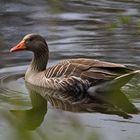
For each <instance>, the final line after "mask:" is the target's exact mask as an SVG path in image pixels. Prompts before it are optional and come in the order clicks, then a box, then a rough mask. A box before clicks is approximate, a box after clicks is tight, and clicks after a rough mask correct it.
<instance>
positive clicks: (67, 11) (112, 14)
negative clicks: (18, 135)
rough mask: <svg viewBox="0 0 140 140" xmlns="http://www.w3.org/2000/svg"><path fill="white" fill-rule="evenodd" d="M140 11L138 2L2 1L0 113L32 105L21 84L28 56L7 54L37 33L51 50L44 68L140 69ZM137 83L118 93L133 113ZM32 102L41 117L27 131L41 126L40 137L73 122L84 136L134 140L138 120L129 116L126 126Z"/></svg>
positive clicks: (139, 97)
mask: <svg viewBox="0 0 140 140" xmlns="http://www.w3.org/2000/svg"><path fill="white" fill-rule="evenodd" d="M139 7H140V2H139V0H127V1H124V0H118V1H115V0H94V1H93V0H86V1H85V0H69V1H66V0H63V1H55V0H52V1H50V0H40V1H37V0H35V1H32V0H29V1H25V0H20V1H9V0H1V2H0V83H1V85H0V105H1V107H0V108H2V109H4V110H12V111H11V112H13V114H15V116H18V115H16V114H20V113H19V112H20V111H19V110H20V109H21V110H23V109H25V110H27V109H29V108H31V106H33V105H34V104H32V103H31V101H30V100H31V99H32V98H31V95H30V96H29V93H28V90H27V87H26V86H25V82H24V73H25V71H26V69H27V66H28V64H29V62H30V59H31V57H32V54H31V53H29V52H20V53H10V52H9V49H10V48H11V47H13V46H14V45H16V44H17V43H18V41H20V40H21V39H22V37H23V36H24V35H25V34H28V33H32V32H36V33H39V34H41V35H43V36H44V37H45V38H46V40H47V42H48V45H49V50H50V60H49V65H54V64H56V63H57V62H58V61H60V60H62V59H67V58H79V57H86V58H87V57H88V58H97V59H100V60H106V61H111V62H116V63H122V64H126V65H129V66H131V67H134V68H136V69H139V68H140V57H139V54H140V48H139V44H140V41H139V38H140V8H139ZM139 78H140V76H137V77H135V78H134V79H133V80H132V81H131V82H130V83H129V84H127V85H126V86H125V87H123V91H124V92H125V94H126V95H127V96H128V97H129V98H130V100H131V101H132V102H133V103H134V104H135V105H136V107H140V84H139V81H140V80H139ZM33 95H34V94H33ZM35 95H36V94H35ZM53 95H55V96H54V97H55V98H57V99H58V98H60V99H61V96H60V97H57V96H56V95H57V94H54V93H53ZM37 98H39V100H40V101H39V102H42V104H39V107H40V108H41V109H42V111H41V113H40V114H41V115H40V116H37V117H38V120H39V121H38V122H37V124H36V123H35V122H34V121H33V122H32V121H31V120H29V121H28V122H30V123H31V124H30V123H29V126H32V125H33V124H34V126H33V128H36V127H38V126H39V125H41V126H40V129H41V131H43V132H44V133H46V132H45V130H46V131H51V130H53V132H55V133H56V135H59V134H60V133H61V134H62V135H63V134H64V133H63V132H65V131H64V130H69V125H68V124H69V123H70V122H71V121H70V120H73V118H74V120H75V119H76V120H78V121H77V122H79V123H80V124H82V126H83V127H84V132H85V131H86V132H87V131H88V132H89V131H91V132H97V133H99V135H100V137H101V139H102V138H103V139H107V140H112V139H123V140H125V139H126V140H127V139H136V140H137V139H139V129H140V117H139V115H133V118H132V119H131V120H126V119H123V118H122V117H119V116H117V115H106V114H101V113H72V112H67V111H60V109H58V110H57V109H54V108H60V104H61V109H62V108H63V107H66V108H65V109H64V108H63V110H68V109H69V110H70V108H67V106H66V105H63V102H64V101H63V102H61V101H60V103H58V102H59V101H58V102H57V101H56V103H55V101H53V100H52V99H51V98H49V99H50V101H49V102H50V103H49V102H48V101H47V100H48V99H46V101H44V99H43V98H41V97H40V96H39V97H38V96H37ZM70 99H71V98H70ZM51 100H52V102H51ZM35 101H36V100H35ZM72 101H73V100H72ZM37 102H38V101H37ZM46 102H48V103H46ZM51 103H52V105H51ZM35 104H37V103H35ZM46 104H48V106H47V105H46ZM43 106H46V107H45V108H43ZM68 107H69V104H68ZM73 108H75V106H74V107H73ZM31 110H32V109H31ZM38 111H40V110H35V114H39V113H38ZM21 112H22V111H21ZM25 112H26V111H25ZM22 113H23V112H22ZM22 113H21V114H22ZM25 114H26V113H25ZM27 114H28V113H27ZM27 116H28V115H27ZM33 116H34V114H33ZM62 116H63V117H62ZM44 117H45V118H44ZM67 117H68V118H69V119H67ZM19 118H20V117H19ZM43 119H44V120H43ZM33 120H34V119H33ZM50 122H51V123H50ZM49 123H50V124H51V125H52V124H54V126H52V128H51V130H50V128H49V127H48V125H49ZM25 124H26V123H25ZM27 124H28V123H27ZM35 124H36V125H35ZM58 126H59V128H58ZM25 127H28V126H25ZM5 128H7V124H6V122H5V123H4V122H3V123H0V138H1V139H5V135H7V134H6V133H5V134H4V133H3V131H4V129H5ZM33 128H32V129H33ZM108 130H109V131H110V132H108ZM51 132H52V131H51Z"/></svg>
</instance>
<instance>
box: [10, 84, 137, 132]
mask: <svg viewBox="0 0 140 140" xmlns="http://www.w3.org/2000/svg"><path fill="white" fill-rule="evenodd" d="M26 87H27V89H28V91H29V94H30V98H31V103H32V108H31V109H29V110H11V112H12V113H13V114H14V115H15V116H16V118H18V120H19V121H20V120H21V121H22V122H20V123H21V125H22V127H24V128H25V129H28V130H34V129H36V128H37V127H39V126H40V125H41V123H42V122H43V120H44V116H45V114H46V113H47V109H48V108H47V107H48V106H47V103H48V102H49V103H50V104H51V105H52V106H53V107H54V108H56V109H60V110H64V111H71V112H81V113H82V112H83V113H84V112H88V113H93V112H99V113H104V114H115V115H119V116H122V117H123V118H125V119H128V118H131V117H132V116H131V115H129V114H137V113H138V109H137V108H136V107H135V106H134V105H133V104H132V103H131V102H130V101H129V100H128V98H127V97H126V96H125V94H124V93H122V91H120V90H117V91H116V92H115V91H114V92H113V93H98V96H97V95H96V94H94V95H92V96H89V95H85V94H84V93H83V94H82V93H81V94H80V95H79V94H74V93H68V92H59V91H56V90H50V89H46V88H42V87H37V86H34V85H31V84H29V83H26Z"/></svg>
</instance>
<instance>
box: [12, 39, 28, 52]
mask: <svg viewBox="0 0 140 140" xmlns="http://www.w3.org/2000/svg"><path fill="white" fill-rule="evenodd" d="M25 49H26V46H25V42H24V41H23V40H22V41H21V42H19V43H18V44H17V45H16V46H15V47H13V48H11V49H10V52H15V51H21V50H25Z"/></svg>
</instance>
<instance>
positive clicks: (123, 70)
mask: <svg viewBox="0 0 140 140" xmlns="http://www.w3.org/2000/svg"><path fill="white" fill-rule="evenodd" d="M23 50H27V51H32V52H33V53H34V57H33V59H32V62H31V64H30V66H29V67H28V69H27V71H26V74H25V81H26V82H29V83H30V84H33V85H35V86H40V87H46V88H50V89H55V90H60V91H72V92H76V93H78V92H88V93H89V94H93V93H95V94H96V92H95V91H98V90H99V91H108V90H112V89H119V88H121V87H122V86H123V85H125V84H126V83H127V82H128V81H129V80H130V79H131V78H132V77H133V76H134V75H136V74H137V73H140V71H139V70H137V71H133V70H131V69H129V68H127V67H126V66H125V65H122V64H115V63H110V62H105V61H100V60H96V59H87V58H78V59H68V60H64V61H62V62H60V63H59V64H57V65H55V66H53V67H49V68H47V69H46V66H47V63H48V58H49V50H48V45H47V43H46V41H45V39H44V38H43V37H42V36H41V35H39V34H35V33H32V34H28V35H26V36H25V37H24V38H23V39H22V41H21V42H20V43H18V44H17V45H16V46H15V47H13V48H12V49H11V50H10V51H11V52H15V51H23Z"/></svg>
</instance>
